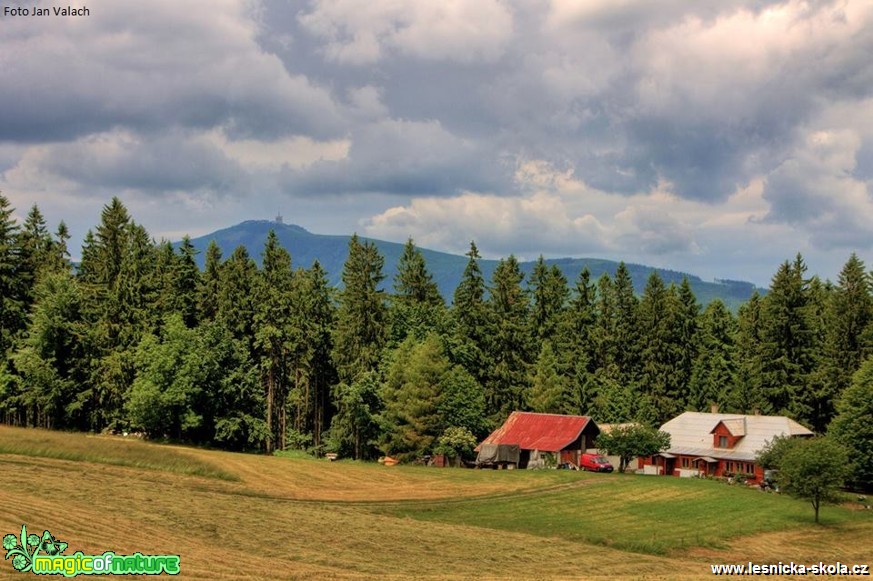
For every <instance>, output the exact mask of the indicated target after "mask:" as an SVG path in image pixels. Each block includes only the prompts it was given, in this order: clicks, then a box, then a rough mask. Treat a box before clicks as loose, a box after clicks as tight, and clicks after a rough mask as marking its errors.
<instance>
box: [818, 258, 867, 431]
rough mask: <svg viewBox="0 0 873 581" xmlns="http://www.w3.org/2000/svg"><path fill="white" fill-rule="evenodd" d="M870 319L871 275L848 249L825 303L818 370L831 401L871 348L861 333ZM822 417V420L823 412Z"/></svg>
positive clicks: (836, 397)
mask: <svg viewBox="0 0 873 581" xmlns="http://www.w3.org/2000/svg"><path fill="white" fill-rule="evenodd" d="M871 323H873V297H871V279H870V277H869V276H868V274H867V272H866V270H865V267H864V263H863V261H861V260H860V259H859V258H858V257H857V255H855V254H854V253H852V255H851V256H850V257H849V260H848V261H847V262H846V264H845V265H844V266H843V269H842V270H841V271H840V275H839V278H838V279H837V285H836V287H834V289H833V292H832V293H831V294H830V297H829V301H828V305H827V313H826V325H825V326H826V329H825V337H824V346H823V348H822V351H823V356H822V374H823V383H824V385H823V387H824V390H825V393H824V396H825V398H826V399H827V400H828V401H830V402H831V404H833V403H835V402H836V400H837V399H839V397H840V395H841V394H842V393H843V391H844V390H845V389H846V388H847V387H848V386H849V385H850V384H851V381H852V375H853V374H854V373H855V372H856V371H857V370H858V368H859V367H860V366H861V362H862V361H863V360H864V358H865V357H866V356H867V355H869V354H870V353H871V351H873V343H871V341H870V339H873V336H868V335H865V330H866V329H868V328H869V327H870V325H871ZM829 411H831V412H832V410H829ZM823 420H824V421H825V422H826V421H827V416H825V417H824V418H823ZM819 423H821V422H819Z"/></svg>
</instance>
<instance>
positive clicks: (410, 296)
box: [389, 238, 445, 344]
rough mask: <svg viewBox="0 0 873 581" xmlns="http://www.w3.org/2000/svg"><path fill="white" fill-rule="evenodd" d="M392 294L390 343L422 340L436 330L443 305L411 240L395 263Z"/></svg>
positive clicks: (420, 255)
mask: <svg viewBox="0 0 873 581" xmlns="http://www.w3.org/2000/svg"><path fill="white" fill-rule="evenodd" d="M394 291H395V292H394V296H392V297H391V309H390V313H389V315H390V321H391V343H393V344H399V343H401V342H403V341H404V340H405V339H406V337H407V336H410V335H411V336H413V337H415V338H416V339H417V340H422V339H424V337H426V336H427V335H428V334H429V333H430V332H432V331H435V330H436V329H437V328H438V326H439V323H440V322H441V320H442V318H443V312H444V307H445V302H444V301H443V297H442V295H441V294H440V291H439V288H438V287H437V285H436V283H434V282H433V276H432V275H431V274H430V273H429V272H428V271H427V265H426V264H425V260H424V256H423V255H422V254H421V251H419V250H418V249H417V248H416V247H415V243H414V242H413V241H412V239H411V238H410V239H409V240H407V241H406V245H405V246H404V247H403V254H401V255H400V260H399V261H398V264H397V275H396V276H395V277H394Z"/></svg>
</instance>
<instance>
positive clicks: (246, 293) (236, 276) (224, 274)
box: [218, 246, 257, 345]
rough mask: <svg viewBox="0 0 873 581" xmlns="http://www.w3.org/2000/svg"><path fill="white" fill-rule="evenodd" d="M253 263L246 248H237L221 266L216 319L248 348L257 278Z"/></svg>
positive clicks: (250, 337)
mask: <svg viewBox="0 0 873 581" xmlns="http://www.w3.org/2000/svg"><path fill="white" fill-rule="evenodd" d="M256 273H257V266H255V261H254V260H252V259H251V257H250V256H249V253H248V250H246V247H245V246H237V247H236V249H235V250H234V251H233V254H231V256H230V258H229V259H227V261H226V262H225V263H224V264H222V266H221V276H220V279H219V280H220V284H219V289H218V316H219V317H220V318H221V319H222V321H224V324H225V325H226V326H227V328H228V329H230V331H231V333H233V336H234V338H235V339H240V340H244V341H247V342H248V343H249V345H251V340H252V336H253V334H252V319H253V318H254V309H255V307H254V302H253V292H254V284H255V277H256V276H257V274H256Z"/></svg>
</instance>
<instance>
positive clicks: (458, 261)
mask: <svg viewBox="0 0 873 581" xmlns="http://www.w3.org/2000/svg"><path fill="white" fill-rule="evenodd" d="M270 230H274V231H275V232H276V235H277V236H278V238H279V241H280V242H281V243H282V246H284V247H285V249H286V250H288V252H290V253H291V259H292V260H293V261H294V265H295V267H304V268H309V267H310V266H311V265H312V262H313V261H314V260H318V261H319V262H320V263H321V265H322V266H323V267H324V269H325V270H327V272H328V273H329V279H330V282H331V283H332V284H334V285H338V284H339V283H340V277H341V275H342V269H343V264H344V262H345V260H346V257H347V256H348V252H349V238H350V236H341V235H340V236H337V235H325V234H313V233H311V232H309V231H307V230H305V229H304V228H301V227H300V226H295V225H291V224H281V223H278V222H272V221H268V220H249V221H246V222H242V223H241V224H237V225H236V226H231V227H230V228H225V229H223V230H218V231H217V232H213V233H211V234H207V235H206V236H201V237H199V238H195V239H192V240H191V242H192V244H193V245H194V247H195V248H196V249H197V250H198V251H199V254H198V255H197V261H198V264H199V265H200V267H201V268H202V267H203V262H204V260H205V256H206V248H207V246H209V242H210V240H215V241H216V243H218V246H219V248H221V252H222V255H223V256H224V257H225V258H227V257H229V256H230V255H231V253H232V252H233V250H234V249H235V248H236V247H237V246H239V245H243V246H245V247H246V250H248V252H249V254H250V255H251V256H252V257H253V258H255V260H257V261H258V262H260V257H261V252H262V251H263V248H264V243H265V241H266V239H267V233H268V232H269V231H270ZM368 240H372V241H373V242H374V243H375V244H376V246H377V247H378V249H379V251H380V252H381V253H382V256H384V257H385V269H384V273H385V275H386V279H385V282H384V283H383V284H385V285H386V288H389V289H390V285H391V280H392V279H393V276H394V273H395V272H396V270H397V261H398V259H399V258H400V255H401V253H402V252H403V244H398V243H396V242H386V241H384V240H375V239H368ZM421 253H422V254H423V255H424V257H425V260H426V261H427V267H428V270H430V272H431V273H432V274H433V279H434V282H436V283H437V285H438V286H439V289H440V292H441V293H442V295H443V297H444V298H445V299H446V300H447V301H451V299H452V295H453V293H454V291H455V288H457V286H458V283H459V282H460V280H461V275H462V273H463V272H464V267H465V266H466V264H467V260H468V259H467V257H466V256H457V255H454V254H447V253H445V252H438V251H435V250H428V249H424V248H422V249H421ZM497 262H498V261H496V260H481V261H480V262H479V266H480V268H481V269H482V273H483V274H484V276H485V279H486V280H490V279H491V275H492V273H493V272H494V269H495V268H496V266H497ZM546 263H547V264H549V265H551V264H555V265H557V266H558V267H559V268H560V269H561V270H562V271H563V273H564V276H566V277H567V279H568V280H569V281H571V282H573V281H575V280H576V279H577V278H578V276H579V273H580V272H581V271H582V268H583V267H585V266H587V267H588V270H589V271H590V272H591V278H592V280H596V279H597V278H598V277H600V275H602V274H603V273H609V275H610V276H614V275H615V269H616V268H617V267H618V263H617V262H614V261H611V260H600V259H597V258H554V259H548V260H546ZM534 264H535V263H534V262H522V263H521V264H520V266H521V270H522V272H524V273H525V279H526V280H527V278H528V275H529V274H530V272H531V270H532V269H533V266H534ZM627 267H628V270H629V271H630V274H631V278H632V280H633V283H634V288H635V289H636V291H637V294H642V291H643V289H644V288H645V286H646V280H647V279H648V277H649V274H651V272H652V271H653V270H656V271H657V272H658V274H659V275H660V276H661V278H662V279H663V280H664V282H665V283H666V284H668V285H669V284H670V283H672V282H675V283H676V284H677V285H678V284H679V283H681V282H682V277H688V281H689V282H690V283H691V288H692V289H693V290H694V294H695V296H696V297H697V299H698V300H699V301H700V302H701V303H702V304H703V305H706V304H708V303H709V302H710V301H712V300H713V299H716V298H719V299H721V300H722V301H723V302H724V303H725V305H726V306H727V307H728V308H730V309H731V310H732V311H734V312H736V310H737V308H738V307H739V305H740V304H742V303H743V302H745V301H746V300H747V299H748V298H749V297H750V296H751V295H752V292H754V290H755V286H754V285H753V284H752V283H750V282H743V281H728V280H725V281H717V282H705V281H703V280H701V279H700V278H699V277H697V276H694V275H693V274H688V273H684V272H677V271H673V270H663V269H660V268H653V267H651V266H645V265H642V264H628V265H627ZM758 292H759V293H761V294H764V293H766V290H765V289H760V288H759V289H758Z"/></svg>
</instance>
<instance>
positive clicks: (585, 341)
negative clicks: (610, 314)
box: [556, 267, 597, 415]
mask: <svg viewBox="0 0 873 581" xmlns="http://www.w3.org/2000/svg"><path fill="white" fill-rule="evenodd" d="M596 296H597V291H596V289H595V287H594V285H593V284H592V283H591V273H590V272H589V271H588V268H587V267H585V268H583V269H582V271H581V272H580V273H579V278H578V280H577V281H576V288H575V289H574V293H573V298H572V300H571V301H570V306H569V308H567V310H566V311H564V314H563V316H562V317H561V321H560V323H559V339H558V341H557V343H556V345H557V349H556V350H557V355H558V359H559V362H560V367H559V368H560V370H561V373H562V375H564V376H566V377H567V380H568V384H567V397H568V399H567V402H566V408H565V409H566V411H567V412H568V413H571V414H577V415H590V413H591V409H592V407H593V403H594V400H595V398H596V396H597V394H596V392H595V388H596V382H595V381H594V374H595V372H596V371H597V355H596V349H595V331H596V324H597V315H596V303H595V301H596Z"/></svg>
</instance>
